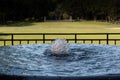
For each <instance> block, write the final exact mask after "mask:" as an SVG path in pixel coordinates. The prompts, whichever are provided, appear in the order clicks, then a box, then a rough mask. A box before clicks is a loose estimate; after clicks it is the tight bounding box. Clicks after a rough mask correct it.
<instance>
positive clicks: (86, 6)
mask: <svg viewBox="0 0 120 80" xmlns="http://www.w3.org/2000/svg"><path fill="white" fill-rule="evenodd" d="M44 16H46V17H47V19H54V20H56V19H68V18H69V16H72V18H73V19H76V20H80V19H85V20H106V21H116V20H119V19H120V0H0V24H5V23H7V22H16V21H43V20H44Z"/></svg>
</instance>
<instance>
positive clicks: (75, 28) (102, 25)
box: [0, 21, 120, 45]
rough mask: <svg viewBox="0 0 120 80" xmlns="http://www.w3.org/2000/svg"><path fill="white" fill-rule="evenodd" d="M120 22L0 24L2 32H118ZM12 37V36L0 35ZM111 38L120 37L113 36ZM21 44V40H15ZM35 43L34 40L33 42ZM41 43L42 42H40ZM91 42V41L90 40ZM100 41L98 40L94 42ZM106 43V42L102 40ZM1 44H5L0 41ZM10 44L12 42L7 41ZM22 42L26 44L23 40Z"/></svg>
mask: <svg viewBox="0 0 120 80" xmlns="http://www.w3.org/2000/svg"><path fill="white" fill-rule="evenodd" d="M119 28H120V24H112V23H107V22H95V21H81V22H33V23H28V22H27V23H26V22H19V23H14V24H9V25H0V33H117V32H120V29H119ZM41 37H42V36H16V37H15V38H17V39H20V38H33V39H34V38H41ZM0 38H6V39H10V36H0ZM47 38H65V39H66V38H73V36H47ZM78 38H84V39H85V38H104V36H78ZM110 38H120V36H112V37H110ZM15 43H16V44H19V42H15ZM31 43H33V44H34V42H31ZM39 43H41V42H39ZM71 43H72V42H71ZM88 43H89V42H88ZM94 43H98V42H94ZM102 43H105V42H102ZM110 43H113V42H110ZM0 44H3V42H2V43H0ZM7 44H8V45H10V42H7ZM22 44H26V42H23V43H22Z"/></svg>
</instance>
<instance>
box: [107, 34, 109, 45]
mask: <svg viewBox="0 0 120 80" xmlns="http://www.w3.org/2000/svg"><path fill="white" fill-rule="evenodd" d="M106 44H109V34H108V33H107V35H106Z"/></svg>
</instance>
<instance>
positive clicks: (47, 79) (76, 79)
mask: <svg viewBox="0 0 120 80" xmlns="http://www.w3.org/2000/svg"><path fill="white" fill-rule="evenodd" d="M0 79H2V80H96V79H97V80H119V79H120V74H104V75H92V76H35V75H34V76H32V75H7V74H0Z"/></svg>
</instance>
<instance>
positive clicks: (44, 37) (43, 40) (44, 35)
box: [43, 34, 45, 43]
mask: <svg viewBox="0 0 120 80" xmlns="http://www.w3.org/2000/svg"><path fill="white" fill-rule="evenodd" d="M43 43H45V34H43Z"/></svg>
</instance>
